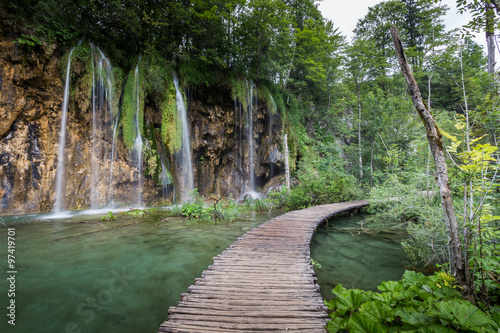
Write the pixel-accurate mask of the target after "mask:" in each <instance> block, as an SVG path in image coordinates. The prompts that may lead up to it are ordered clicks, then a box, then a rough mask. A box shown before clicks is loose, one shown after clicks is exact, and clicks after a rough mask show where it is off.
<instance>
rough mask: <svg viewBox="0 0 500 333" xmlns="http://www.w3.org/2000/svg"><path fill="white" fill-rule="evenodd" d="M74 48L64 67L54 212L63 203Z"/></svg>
mask: <svg viewBox="0 0 500 333" xmlns="http://www.w3.org/2000/svg"><path fill="white" fill-rule="evenodd" d="M74 50H75V48H72V49H71V51H70V52H69V56H68V65H67V67H66V81H65V83H64V99H63V109H62V118H61V129H60V134H59V154H58V155H57V161H58V162H57V169H56V199H55V207H54V211H55V212H60V211H61V208H62V204H63V200H64V198H63V186H64V181H65V178H64V173H65V170H64V157H65V156H64V146H65V145H66V118H67V113H68V103H69V76H70V75H69V74H70V69H71V55H72V54H73V51H74Z"/></svg>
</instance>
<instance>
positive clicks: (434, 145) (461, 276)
mask: <svg viewBox="0 0 500 333" xmlns="http://www.w3.org/2000/svg"><path fill="white" fill-rule="evenodd" d="M391 35H392V39H393V41H394V47H395V49H396V53H397V56H398V60H399V65H400V67H401V72H402V73H403V76H404V77H405V79H406V83H407V84H408V87H409V89H410V94H411V98H412V100H413V104H414V105H415V108H416V109H417V111H418V114H419V115H420V118H421V119H422V122H423V123H424V126H425V130H426V132H427V140H428V141H429V146H430V148H431V152H432V156H433V157H434V164H435V166H436V174H437V182H438V185H439V192H440V193H441V202H442V204H443V210H444V221H445V224H446V230H447V235H448V244H449V249H450V269H451V273H452V274H453V276H454V277H455V279H456V281H457V283H458V285H459V286H461V287H462V288H463V289H462V290H461V292H462V295H464V296H466V297H467V298H469V296H470V295H471V293H472V292H473V290H471V288H470V287H471V281H470V279H467V274H466V270H467V269H468V265H467V263H466V262H465V261H464V259H463V254H462V243H461V241H460V237H459V233H458V224H457V218H456V216H455V211H454V210H453V201H452V198H451V190H450V186H449V184H448V168H447V165H446V159H445V155H444V149H443V143H442V142H441V133H440V132H439V129H438V127H437V125H436V123H435V122H434V118H433V117H432V114H431V113H430V112H429V110H428V109H427V106H426V105H425V102H424V101H423V99H422V95H421V94H420V90H419V88H418V85H417V82H416V81H415V78H414V77H413V74H412V73H411V69H410V66H409V65H408V61H407V60H406V56H405V53H404V49H403V45H402V44H401V40H400V39H399V34H398V29H397V28H396V26H395V25H393V26H392V28H391Z"/></svg>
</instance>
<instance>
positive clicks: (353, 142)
mask: <svg viewBox="0 0 500 333" xmlns="http://www.w3.org/2000/svg"><path fill="white" fill-rule="evenodd" d="M457 3H458V6H459V9H460V10H462V11H467V12H470V13H472V14H473V15H474V16H473V17H474V19H473V20H472V21H471V22H470V24H469V25H468V26H467V27H465V28H464V29H463V30H452V31H449V30H447V29H446V27H445V25H444V23H443V18H444V17H445V15H452V13H448V8H447V7H446V6H445V5H442V4H441V3H439V2H436V1H432V0H389V1H384V2H380V3H379V4H377V5H375V6H373V7H371V8H370V9H369V11H368V14H367V15H366V16H365V17H362V18H360V19H359V20H358V23H357V25H356V28H355V30H354V38H353V39H352V40H348V39H347V37H346V36H344V33H345V32H342V31H339V29H338V28H337V27H336V26H335V22H331V21H328V20H326V19H325V18H324V17H323V16H322V14H321V12H320V11H319V9H318V4H317V1H313V0H213V1H212V0H209V1H207V0H155V1H126V0H110V1H101V0H91V1H87V0H86V1H81V0H72V1H58V0H37V1H35V0H18V1H3V2H2V3H1V6H2V8H1V9H2V12H3V14H2V16H3V19H6V20H11V21H15V22H18V23H20V24H21V25H22V26H23V27H24V28H23V29H24V33H22V34H20V35H18V36H16V38H17V39H16V42H17V44H18V45H19V48H20V49H21V50H25V51H26V52H28V50H33V49H36V48H38V47H41V45H46V44H52V43H55V44H57V45H58V47H59V50H60V52H61V54H65V53H68V52H69V50H70V49H71V48H72V47H73V46H75V45H76V44H77V43H78V42H79V41H81V40H85V41H91V42H93V43H95V44H96V45H98V46H99V47H100V49H101V50H103V52H104V53H105V54H107V55H108V56H109V57H110V59H111V61H112V62H113V64H115V65H116V66H118V67H121V68H123V69H126V70H133V68H134V67H135V66H136V64H137V61H138V57H139V55H141V57H142V59H144V60H143V61H145V62H147V63H148V66H149V67H150V68H151V70H149V71H148V72H147V76H146V77H147V81H148V87H147V89H146V90H145V93H146V94H148V95H150V96H151V98H152V99H153V100H154V101H155V103H156V104H157V105H159V108H160V109H161V108H162V105H166V104H168V103H165V101H166V99H167V95H166V93H165V91H164V82H166V78H165V77H166V76H168V75H170V73H171V69H175V70H176V71H177V73H179V76H180V77H181V80H182V81H183V84H184V85H185V86H192V87H196V86H198V87H199V86H204V87H207V88H210V87H218V86H220V85H226V86H231V87H233V90H237V85H238V82H239V81H238V80H241V78H246V79H249V80H252V81H253V82H256V83H257V85H258V86H260V87H264V88H262V89H266V91H268V93H269V94H270V95H272V97H273V102H274V103H275V107H276V109H277V110H278V112H279V113H280V115H281V117H282V121H283V123H284V128H285V131H286V132H287V134H288V137H289V144H290V162H291V170H292V176H293V177H292V187H291V191H290V192H289V193H288V192H287V190H286V189H283V191H281V192H279V193H275V194H274V195H273V198H272V203H273V204H275V205H279V206H282V207H284V208H286V209H290V210H291V209H300V208H305V207H308V206H312V205H318V204H324V203H331V202H340V201H348V200H352V199H357V198H370V208H369V210H370V212H371V213H373V214H372V215H370V217H369V218H368V219H367V221H366V222H365V226H367V227H370V228H376V229H378V230H392V229H403V230H405V232H407V235H408V236H407V237H406V239H405V240H404V241H403V243H402V246H403V248H404V250H405V252H406V253H407V255H408V257H409V258H410V260H411V261H412V263H411V264H412V266H413V267H416V268H417V267H418V268H423V267H435V266H436V265H438V267H440V269H441V271H440V273H437V274H436V275H434V276H431V277H423V276H420V275H418V274H410V273H407V274H405V277H404V278H403V280H402V281H400V282H398V284H396V283H395V284H390V283H385V284H383V285H382V286H381V288H380V291H381V292H383V293H382V294H381V295H386V296H384V297H385V298H384V297H382V296H374V294H371V293H370V294H367V293H363V292H361V291H352V290H351V291H349V290H345V289H342V287H339V288H336V289H335V291H334V292H335V293H336V295H337V296H338V297H337V299H336V300H334V301H332V303H331V304H330V305H331V308H332V310H333V312H332V322H331V323H330V326H329V329H330V330H331V331H332V332H336V331H342V330H345V329H349V328H350V329H353V327H361V326H362V327H363V328H364V330H358V331H359V332H364V331H367V332H379V331H380V332H383V331H386V329H387V327H389V326H400V327H403V328H404V329H407V330H410V329H414V330H418V329H423V327H425V329H426V330H425V331H426V332H445V331H444V330H442V329H445V328H446V329H448V330H449V331H455V330H460V331H476V332H482V331H485V332H486V331H495V330H496V329H498V325H500V308H499V306H500V288H499V278H500V265H499V259H500V249H499V248H498V243H499V239H500V232H499V229H498V223H499V222H500V217H499V215H500V187H499V182H498V178H499V176H500V175H499V174H498V173H499V162H498V161H499V159H498V158H499V157H498V149H497V147H498V141H499V139H500V96H499V81H498V74H497V72H496V71H495V67H494V64H495V62H494V52H495V45H493V42H492V36H493V37H494V33H495V31H496V29H497V28H498V24H499V17H500V16H499V14H498V12H499V9H500V8H499V7H498V5H497V4H496V2H495V1H492V0H491V1H490V0H485V1H464V0H459V1H457ZM392 25H396V26H397V28H398V29H399V34H400V37H401V39H402V44H403V47H404V49H405V52H406V55H407V59H408V62H409V64H410V66H411V70H412V72H413V75H414V77H415V80H416V82H417V83H418V86H419V89H420V92H421V94H422V98H423V100H424V101H425V104H426V107H427V108H428V110H429V111H430V112H431V113H432V115H433V117H434V120H435V121H436V123H437V125H438V128H439V131H440V134H441V136H442V145H443V146H444V151H445V153H446V162H447V166H448V175H449V185H450V188H451V191H452V198H453V205H454V210H455V214H456V216H457V222H458V226H459V235H460V244H461V246H462V248H461V251H462V253H463V256H464V258H463V261H462V264H463V265H465V266H464V270H465V272H466V275H467V276H466V281H461V285H459V286H456V288H453V287H451V286H452V285H453V283H454V278H453V274H451V275H449V274H448V273H446V272H449V266H448V265H449V262H450V249H449V234H448V232H447V228H446V225H445V223H444V220H443V208H442V206H441V198H440V195H439V194H438V193H439V189H438V187H437V183H436V180H435V179H436V171H435V166H434V161H433V158H432V155H431V151H430V149H429V144H428V141H427V138H426V131H425V128H424V125H423V123H422V121H421V119H420V117H419V114H418V113H417V111H416V110H415V107H414V105H413V102H412V98H411V95H410V92H409V90H408V87H407V84H406V81H405V78H404V77H403V75H402V74H401V72H400V68H399V63H398V60H397V57H396V54H395V51H394V44H393V39H392V37H391V34H390V31H389V30H390V28H391V26H392ZM473 30H479V31H483V32H485V34H486V36H487V38H488V45H489V48H488V50H486V51H487V53H488V54H486V53H485V52H484V51H483V49H482V48H481V46H479V45H478V44H477V43H475V42H474V41H473V40H472V39H471V38H470V37H469V35H468V33H467V32H471V31H473ZM491 45H493V46H492V47H493V50H491ZM492 57H493V58H492ZM488 60H489V61H488ZM165 107H167V106H165ZM123 130H124V131H126V129H125V128H124V129H123ZM124 135H125V134H124ZM389 198H390V199H389ZM451 273H454V272H451ZM438 274H441V275H438ZM426 279H427V280H426ZM461 294H462V295H461ZM463 297H466V298H467V300H468V301H470V302H471V303H468V302H465V301H463ZM349 300H350V301H349ZM353 300H355V301H353ZM349 302H350V303H349ZM419 302H420V303H419ZM346 304H350V305H349V306H347V305H346ZM444 304H448V305H449V308H446V309H445V305H444ZM473 304H475V305H473ZM464 309H465V310H464ZM462 310H464V311H465V312H466V313H467V314H468V315H470V316H468V317H467V318H466V319H464V318H462V317H460V315H459V314H458V313H459V312H460V311H462ZM454 311H455V312H456V313H455V312H454ZM359 313H365V314H366V313H371V314H372V315H371V316H358V314H359ZM374 313H377V315H375V314H374ZM412 313H419V315H415V314H413V315H411V314H412ZM433 318H434V319H433ZM435 318H438V319H435ZM471 318H472V319H471ZM467 320H469V321H467ZM438 324H439V325H438ZM356 325H358V326H356ZM359 325H361V326H359ZM370 325H372V326H370ZM445 326H446V327H445ZM436 327H438V328H436ZM481 327H483V328H484V329H485V330H482V329H481ZM488 329H490V330H488Z"/></svg>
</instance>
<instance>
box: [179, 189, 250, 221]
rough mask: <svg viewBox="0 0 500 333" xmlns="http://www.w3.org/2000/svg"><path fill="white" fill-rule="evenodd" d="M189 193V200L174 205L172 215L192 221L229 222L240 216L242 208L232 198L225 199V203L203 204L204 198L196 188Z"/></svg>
mask: <svg viewBox="0 0 500 333" xmlns="http://www.w3.org/2000/svg"><path fill="white" fill-rule="evenodd" d="M190 195H191V202H187V203H184V204H183V205H181V206H175V207H174V209H173V210H172V215H177V216H179V215H182V216H185V217H187V218H188V219H189V220H190V221H192V222H201V223H219V222H224V221H226V222H231V221H234V220H236V219H238V218H240V217H241V213H242V209H241V207H239V206H238V205H237V204H236V202H235V201H234V200H233V199H232V198H229V199H227V200H225V203H222V204H219V202H217V203H216V204H215V205H213V206H212V205H207V204H205V202H204V198H203V197H202V196H200V195H199V193H198V190H197V189H194V190H193V191H192V192H191V193H190ZM221 201H222V200H221Z"/></svg>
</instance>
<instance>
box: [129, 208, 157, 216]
mask: <svg viewBox="0 0 500 333" xmlns="http://www.w3.org/2000/svg"><path fill="white" fill-rule="evenodd" d="M157 212H158V208H147V209H139V208H135V209H130V210H127V211H124V212H121V213H120V214H121V215H125V216H136V217H143V216H144V215H146V214H154V213H157Z"/></svg>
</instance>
